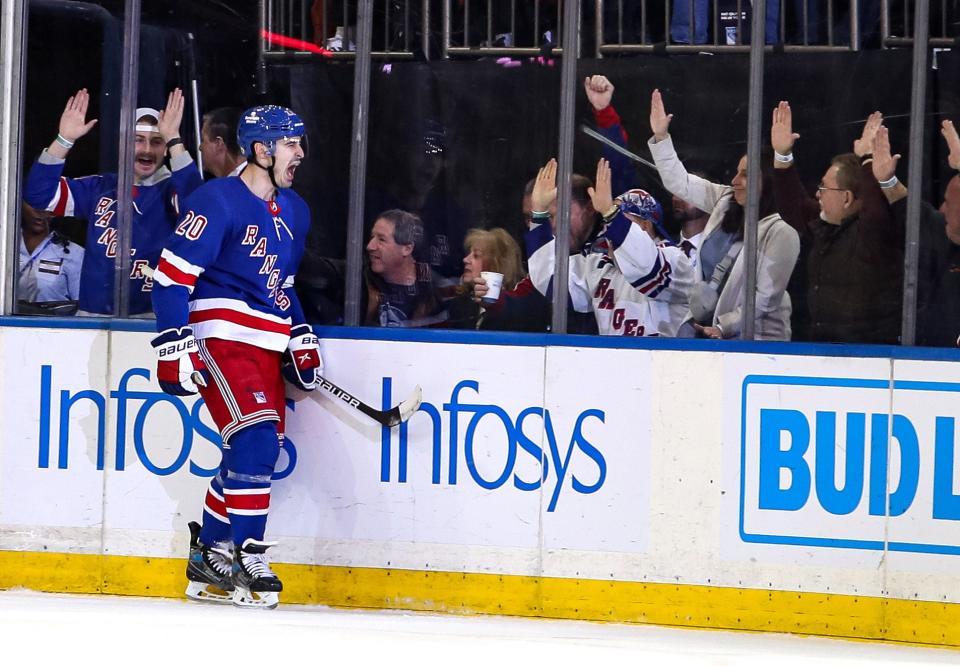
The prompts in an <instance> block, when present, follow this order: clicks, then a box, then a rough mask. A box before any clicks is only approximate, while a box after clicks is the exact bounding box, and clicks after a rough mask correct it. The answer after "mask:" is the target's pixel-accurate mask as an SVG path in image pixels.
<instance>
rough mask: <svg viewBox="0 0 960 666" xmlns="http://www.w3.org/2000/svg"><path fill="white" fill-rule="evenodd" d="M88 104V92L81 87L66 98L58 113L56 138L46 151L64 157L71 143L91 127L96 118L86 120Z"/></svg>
mask: <svg viewBox="0 0 960 666" xmlns="http://www.w3.org/2000/svg"><path fill="white" fill-rule="evenodd" d="M89 105H90V93H88V92H87V89H86V88H81V89H80V90H78V91H77V92H76V94H75V95H73V96H72V97H71V98H70V99H68V100H67V105H66V106H65V107H64V109H63V113H62V114H61V115H60V125H59V127H58V129H57V138H56V139H54V140H53V142H52V143H51V144H50V145H49V146H48V147H47V153H49V154H50V155H51V156H52V157H55V158H57V159H61V160H63V159H66V158H67V153H69V152H70V149H71V148H73V144H74V143H76V142H77V141H79V140H80V139H81V138H82V137H84V136H86V135H87V133H88V132H89V131H90V130H92V129H93V127H94V125H96V124H97V121H96V119H93V120H91V121H89V122H87V107H88V106H89Z"/></svg>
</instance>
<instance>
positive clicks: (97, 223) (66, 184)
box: [24, 88, 203, 316]
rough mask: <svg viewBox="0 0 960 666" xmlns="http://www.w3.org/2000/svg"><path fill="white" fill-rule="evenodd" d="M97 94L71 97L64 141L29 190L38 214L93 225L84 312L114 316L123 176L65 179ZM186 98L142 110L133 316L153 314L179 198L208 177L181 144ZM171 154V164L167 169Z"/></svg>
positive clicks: (175, 96)
mask: <svg viewBox="0 0 960 666" xmlns="http://www.w3.org/2000/svg"><path fill="white" fill-rule="evenodd" d="M89 103H90V94H89V93H88V92H87V89H86V88H83V89H81V90H78V91H77V92H76V94H75V95H73V96H72V97H70V99H69V100H67V104H66V106H65V107H64V110H63V114H62V115H61V116H60V126H59V128H58V132H57V137H56V138H55V139H54V140H53V141H52V142H51V143H50V145H49V146H48V147H47V148H45V149H44V151H43V152H42V153H41V154H40V157H39V158H38V159H37V161H36V162H34V164H33V166H32V167H31V168H30V172H29V174H28V175H27V180H26V184H25V186H24V199H25V200H26V201H27V203H29V204H30V205H31V206H33V207H34V208H36V209H37V210H47V211H51V212H53V214H54V215H56V216H70V217H79V218H82V219H84V220H86V222H87V233H86V247H85V250H86V252H85V255H84V262H83V269H82V271H81V274H80V310H79V314H87V315H94V316H97V315H99V316H110V315H115V314H116V313H117V308H116V307H115V304H114V302H113V293H114V289H113V283H114V271H115V269H114V266H115V262H116V256H117V250H118V242H117V241H118V239H117V214H116V213H117V180H118V178H117V174H116V173H106V174H100V175H94V176H86V177H83V178H68V177H64V176H63V170H64V166H65V164H66V159H67V155H68V154H69V152H70V149H71V148H73V146H74V144H75V143H76V142H77V141H79V140H80V139H81V138H82V137H84V136H86V135H87V134H88V133H89V132H90V131H91V130H93V128H94V127H95V126H96V124H97V121H96V119H93V120H89V121H88V120H87V108H88V106H89ZM183 106H184V100H183V94H182V93H181V92H180V89H179V88H177V89H175V90H174V91H173V92H171V93H170V94H169V95H168V97H167V105H166V107H164V109H163V110H162V111H158V110H156V109H153V108H150V107H140V108H138V109H137V110H136V113H135V116H136V126H135V136H136V144H135V154H134V161H133V174H134V188H133V202H132V206H133V211H132V212H133V224H132V238H131V259H130V264H131V271H130V275H129V276H128V278H127V279H129V280H130V286H129V303H128V305H129V312H130V314H131V315H142V316H150V314H151V312H152V305H151V301H150V293H151V290H152V289H153V280H152V279H151V277H150V275H149V274H150V272H151V271H150V270H144V269H145V268H146V269H150V268H155V267H156V264H157V261H158V259H159V257H160V250H161V248H162V246H163V243H164V241H166V239H167V237H168V236H169V235H170V234H171V232H172V231H173V228H174V225H175V224H176V220H177V217H178V215H179V211H178V200H179V199H180V198H183V197H185V196H186V195H188V194H190V193H191V192H193V190H195V189H196V188H197V187H199V186H200V185H201V184H202V182H203V180H202V179H201V177H200V172H199V171H198V169H197V166H196V164H195V163H194V161H193V158H192V157H191V156H190V154H189V153H188V152H187V150H186V148H184V146H183V141H182V140H181V139H180V121H181V120H182V119H183ZM167 154H169V158H170V166H169V168H168V167H167V166H165V165H164V158H165V156H166V155H167Z"/></svg>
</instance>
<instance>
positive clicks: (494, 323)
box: [451, 228, 550, 333]
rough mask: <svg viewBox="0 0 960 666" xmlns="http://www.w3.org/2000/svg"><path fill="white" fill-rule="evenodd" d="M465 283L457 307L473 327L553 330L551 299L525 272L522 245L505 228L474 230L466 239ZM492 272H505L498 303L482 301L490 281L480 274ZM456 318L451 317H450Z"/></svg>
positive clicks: (497, 329) (506, 329)
mask: <svg viewBox="0 0 960 666" xmlns="http://www.w3.org/2000/svg"><path fill="white" fill-rule="evenodd" d="M464 249H466V251H467V256H465V257H464V258H463V285H462V287H461V291H460V296H459V297H458V299H457V302H458V308H457V309H458V310H460V311H463V312H466V313H467V316H466V317H462V316H461V317H460V318H461V319H463V320H465V322H466V323H467V324H468V327H470V328H476V329H479V330H485V331H525V332H530V333H544V332H546V331H548V330H550V301H548V300H547V299H546V298H544V297H543V295H542V294H540V292H538V291H537V290H536V289H535V288H534V287H533V283H532V282H531V281H530V278H529V277H528V276H527V275H526V274H525V273H524V270H523V259H522V256H521V254H520V246H519V245H517V242H516V241H515V240H514V239H513V236H511V235H510V234H509V233H507V231H506V230H505V229H500V228H496V229H490V230H484V229H472V230H470V231H469V232H468V233H467V239H466V241H465V242H464ZM483 271H493V272H495V273H500V274H502V275H503V284H502V286H501V288H500V297H499V299H498V300H497V302H496V303H491V304H487V303H483V302H482V301H481V299H482V298H483V297H484V296H486V295H487V291H488V289H487V282H486V280H485V279H484V278H483V277H482V276H481V275H480V274H481V272H483ZM453 318H454V317H453V316H451V319H453Z"/></svg>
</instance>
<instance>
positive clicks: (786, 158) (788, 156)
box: [773, 151, 793, 164]
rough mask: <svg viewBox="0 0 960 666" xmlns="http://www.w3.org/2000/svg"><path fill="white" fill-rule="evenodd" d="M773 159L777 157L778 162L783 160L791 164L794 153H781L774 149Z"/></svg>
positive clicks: (784, 162)
mask: <svg viewBox="0 0 960 666" xmlns="http://www.w3.org/2000/svg"><path fill="white" fill-rule="evenodd" d="M773 159H775V160H776V161H777V162H782V163H783V164H790V162H792V161H793V153H787V154H786V155H781V154H780V153H778V152H777V151H773Z"/></svg>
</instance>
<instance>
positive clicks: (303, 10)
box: [260, 0, 430, 60]
mask: <svg viewBox="0 0 960 666" xmlns="http://www.w3.org/2000/svg"><path fill="white" fill-rule="evenodd" d="M358 4H359V2H358V0H352V1H351V0H260V21H261V26H260V28H261V30H260V53H261V56H262V57H263V58H264V59H267V60H278V59H280V60H289V59H294V60H296V59H300V58H312V57H316V56H318V55H320V56H323V57H325V58H332V59H335V60H337V59H343V60H352V59H354V58H355V57H356V46H355V40H356V38H357V6H358ZM373 9H374V17H373V18H374V23H375V29H374V31H373V48H372V50H371V57H373V58H379V59H384V58H389V59H394V60H398V59H399V60H403V59H412V58H413V57H414V50H415V49H422V51H423V53H425V54H427V53H428V52H429V34H430V30H429V25H430V0H374V3H373ZM418 18H419V19H420V25H419V26H418V27H417V30H416V33H417V34H414V26H415V25H416V21H417V19H418Z"/></svg>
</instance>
